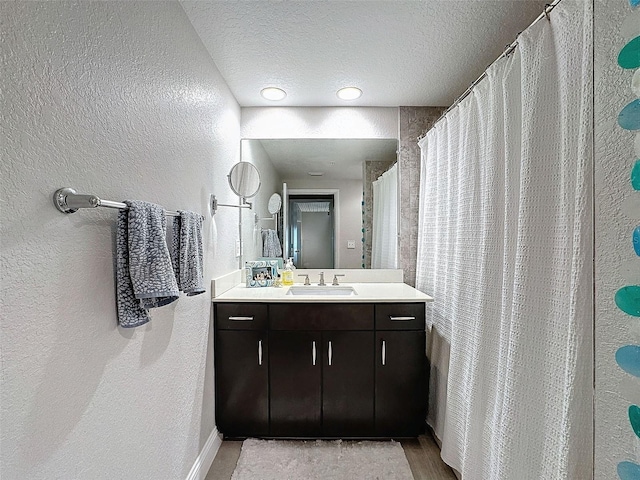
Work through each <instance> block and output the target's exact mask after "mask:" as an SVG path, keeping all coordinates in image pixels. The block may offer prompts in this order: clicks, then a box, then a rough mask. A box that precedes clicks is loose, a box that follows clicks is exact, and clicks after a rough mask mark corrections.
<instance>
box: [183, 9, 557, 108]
mask: <svg viewBox="0 0 640 480" xmlns="http://www.w3.org/2000/svg"><path fill="white" fill-rule="evenodd" d="M547 1H548V0H541V1H540V0H516V1H507V0H467V1H454V0H438V1H436V0H382V1H378V0H305V1H302V0H290V1H282V0H278V1H276V0H254V1H228V0H196V1H188V0H185V1H181V4H182V6H183V8H184V10H185V12H186V13H187V15H188V17H189V19H190V20H191V23H192V24H193V26H194V27H195V30H196V31H197V33H198V35H199V36H200V38H201V39H202V41H203V43H204V45H205V46H206V48H207V49H208V51H209V53H210V54H211V57H212V58H213V60H214V62H215V63H216V65H217V66H218V68H219V70H220V72H221V73H222V76H223V77H224V78H225V80H226V81H227V83H228V84H229V86H230V88H231V91H232V92H233V94H234V95H235V97H236V99H237V100H238V102H239V103H240V105H241V106H243V107H250V106H268V105H279V106H280V105H281V106H342V105H352V106H390V107H397V106H419V105H425V106H447V105H450V104H451V103H452V102H453V100H455V98H457V97H458V96H459V95H460V94H461V93H462V92H463V91H464V90H465V89H466V88H467V87H468V86H469V84H470V83H471V82H472V81H473V80H475V79H476V78H477V77H478V76H479V75H480V74H481V73H482V72H483V71H484V69H485V68H486V67H487V66H488V65H489V64H490V63H491V62H492V61H493V60H494V59H495V58H496V57H497V56H498V55H499V54H500V53H502V51H503V50H504V47H505V45H507V44H508V43H511V42H512V41H513V40H514V39H515V37H516V35H517V34H518V32H520V31H522V30H524V29H525V28H526V27H527V26H528V25H529V24H530V23H531V22H532V21H533V20H534V19H535V18H536V17H537V16H538V15H539V13H540V12H541V11H542V8H543V6H544V4H545V3H546V2H547ZM271 85H273V86H278V87H281V88H283V89H285V90H286V91H287V93H288V96H287V98H286V99H285V100H283V101H281V102H269V101H267V100H264V99H262V97H260V95H259V92H260V90H261V89H262V88H264V87H265V86H271ZM349 85H356V86H358V87H360V88H361V89H362V90H363V91H364V94H363V96H362V97H360V99H358V100H353V101H350V102H344V101H342V100H339V99H338V98H337V97H336V95H335V92H336V90H337V89H338V88H341V87H344V86H349Z"/></svg>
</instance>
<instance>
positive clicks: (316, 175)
mask: <svg viewBox="0 0 640 480" xmlns="http://www.w3.org/2000/svg"><path fill="white" fill-rule="evenodd" d="M307 173H308V174H309V175H311V176H312V177H321V176H323V175H324V172H307Z"/></svg>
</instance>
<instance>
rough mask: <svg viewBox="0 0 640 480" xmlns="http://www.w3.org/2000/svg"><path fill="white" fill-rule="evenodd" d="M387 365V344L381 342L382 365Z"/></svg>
mask: <svg viewBox="0 0 640 480" xmlns="http://www.w3.org/2000/svg"><path fill="white" fill-rule="evenodd" d="M386 364H387V342H385V341H384V340H382V365H386Z"/></svg>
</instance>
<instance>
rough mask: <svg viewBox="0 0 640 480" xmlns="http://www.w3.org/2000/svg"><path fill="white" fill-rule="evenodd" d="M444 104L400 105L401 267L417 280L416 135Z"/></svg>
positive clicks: (437, 115) (406, 275)
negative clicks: (431, 105) (427, 105)
mask: <svg viewBox="0 0 640 480" xmlns="http://www.w3.org/2000/svg"><path fill="white" fill-rule="evenodd" d="M445 110H446V107H400V113H399V115H400V154H399V156H398V162H399V167H400V169H399V175H398V177H399V180H398V181H399V182H400V185H399V189H398V192H399V195H400V198H399V203H400V248H399V256H400V268H402V270H403V271H404V281H405V282H406V283H408V284H409V285H411V286H415V283H416V255H417V252H418V242H417V239H418V208H419V197H420V148H418V137H419V136H420V135H422V134H423V133H424V132H425V131H427V130H428V129H429V128H431V126H432V125H433V124H434V123H435V121H436V120H438V118H440V115H441V114H442V113H443V112H444V111H445Z"/></svg>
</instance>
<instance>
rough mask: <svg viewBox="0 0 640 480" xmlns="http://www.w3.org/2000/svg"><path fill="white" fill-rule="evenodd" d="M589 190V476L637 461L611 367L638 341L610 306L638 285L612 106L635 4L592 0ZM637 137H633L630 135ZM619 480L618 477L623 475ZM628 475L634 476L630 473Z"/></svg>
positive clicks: (621, 81)
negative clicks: (592, 215) (592, 211)
mask: <svg viewBox="0 0 640 480" xmlns="http://www.w3.org/2000/svg"><path fill="white" fill-rule="evenodd" d="M594 23H595V37H594V45H595V48H594V50H595V72H596V76H595V195H596V197H595V198H596V244H595V252H596V265H595V267H596V277H595V278H596V285H595V287H596V288H595V293H596V317H595V323H596V332H595V343H596V352H595V361H596V365H595V382H596V392H595V395H596V398H595V403H596V404H595V423H596V424H595V476H594V478H596V479H602V480H605V479H612V478H618V476H617V474H616V469H617V466H618V463H620V462H622V461H633V462H635V463H640V439H639V438H638V437H637V436H636V435H635V434H634V432H633V429H632V427H631V424H630V421H629V416H628V409H629V406H630V405H632V404H636V405H638V404H640V380H639V379H638V378H636V377H633V376H631V375H630V374H628V373H625V372H624V371H623V370H622V369H620V367H619V366H618V365H617V364H616V361H615V353H616V350H617V349H618V348H620V347H621V346H623V345H628V344H636V345H637V344H638V343H639V340H640V322H639V321H638V318H637V317H631V316H630V315H627V314H625V313H624V312H622V311H621V310H619V309H618V308H617V307H616V304H615V302H614V296H615V293H616V291H617V290H618V289H619V288H621V287H623V286H625V285H639V284H640V259H639V258H638V257H637V256H636V255H635V253H634V251H633V245H632V240H631V234H632V231H633V228H634V227H635V226H636V225H638V224H640V193H639V192H637V191H634V190H633V189H632V187H631V182H630V173H631V168H632V166H633V163H634V161H635V159H637V158H638V154H640V152H637V153H634V137H636V136H638V135H640V133H634V132H630V131H627V130H623V129H622V128H621V127H620V126H619V125H618V123H617V117H618V114H619V113H620V110H622V108H623V107H624V106H625V105H627V104H628V103H629V102H631V101H632V100H633V99H634V98H636V96H635V95H634V94H633V91H632V89H631V79H632V76H633V73H634V72H633V70H623V69H622V68H620V67H619V66H618V64H617V57H618V53H619V52H620V50H621V49H622V47H623V46H624V45H625V44H626V43H627V42H628V41H629V40H630V39H631V38H634V37H635V36H637V35H640V9H638V8H636V10H635V11H632V8H631V7H630V5H629V2H628V1H627V0H596V2H595V22H594ZM636 138H637V137H636ZM625 478H626V477H625ZM633 478H636V477H633Z"/></svg>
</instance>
